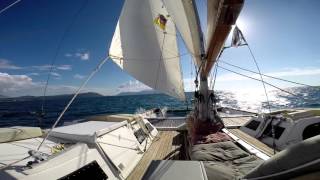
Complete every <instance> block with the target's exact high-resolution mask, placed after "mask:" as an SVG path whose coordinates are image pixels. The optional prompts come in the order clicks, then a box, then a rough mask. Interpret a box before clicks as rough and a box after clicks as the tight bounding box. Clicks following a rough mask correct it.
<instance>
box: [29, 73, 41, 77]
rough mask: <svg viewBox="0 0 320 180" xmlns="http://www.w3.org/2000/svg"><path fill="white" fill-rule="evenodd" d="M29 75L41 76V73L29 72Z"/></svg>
mask: <svg viewBox="0 0 320 180" xmlns="http://www.w3.org/2000/svg"><path fill="white" fill-rule="evenodd" d="M28 75H29V76H39V73H29V74H28Z"/></svg>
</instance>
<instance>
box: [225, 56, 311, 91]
mask: <svg viewBox="0 0 320 180" xmlns="http://www.w3.org/2000/svg"><path fill="white" fill-rule="evenodd" d="M220 62H222V63H224V64H227V65H229V66H232V67H235V68H238V69H241V70H244V71H247V72H251V73H254V74H259V73H258V72H255V71H252V70H250V69H246V68H243V67H240V66H237V65H234V64H231V63H228V62H226V61H223V60H220ZM261 75H262V76H265V77H268V78H272V79H276V80H280V81H285V82H289V83H293V84H297V85H303V86H308V87H314V86H311V85H309V84H304V83H300V82H295V81H290V80H287V79H282V78H278V77H274V76H270V75H266V74H261Z"/></svg>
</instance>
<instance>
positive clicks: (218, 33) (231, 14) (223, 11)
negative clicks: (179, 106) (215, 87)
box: [196, 0, 244, 123]
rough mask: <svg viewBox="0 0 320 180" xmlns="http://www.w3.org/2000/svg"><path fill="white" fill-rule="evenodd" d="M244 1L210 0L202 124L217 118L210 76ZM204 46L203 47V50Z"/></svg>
mask: <svg viewBox="0 0 320 180" xmlns="http://www.w3.org/2000/svg"><path fill="white" fill-rule="evenodd" d="M243 3H244V0H216V1H214V0H208V19H207V21H208V22H207V23H208V29H207V33H208V34H207V37H208V39H207V49H206V51H204V49H203V51H201V52H205V55H204V56H202V61H203V62H202V63H203V64H202V65H201V66H200V88H199V93H198V103H197V104H198V107H196V109H197V110H198V111H197V112H196V115H197V117H198V118H197V119H198V120H199V121H200V122H214V123H216V122H217V121H218V119H216V118H215V117H216V116H215V111H214V109H213V103H215V102H213V96H214V94H213V92H211V91H209V88H208V75H209V73H210V70H211V69H212V67H213V65H214V63H215V62H216V60H217V58H218V57H219V54H220V52H221V50H222V49H223V46H224V42H225V41H226V39H227V37H228V35H229V33H230V31H231V29H232V25H234V24H235V22H236V20H237V18H238V16H239V14H240V11H241V9H242V6H243ZM203 47H204V46H202V48H203Z"/></svg>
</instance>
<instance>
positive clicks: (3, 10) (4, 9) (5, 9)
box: [0, 0, 22, 14]
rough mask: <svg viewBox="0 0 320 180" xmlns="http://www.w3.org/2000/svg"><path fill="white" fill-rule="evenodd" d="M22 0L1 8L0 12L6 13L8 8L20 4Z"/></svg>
mask: <svg viewBox="0 0 320 180" xmlns="http://www.w3.org/2000/svg"><path fill="white" fill-rule="evenodd" d="M20 1H22V0H17V1H15V2H13V3H11V4H10V5H9V6H7V7H5V8H3V9H1V10H0V14H2V13H4V12H5V11H7V10H8V9H10V8H11V7H13V6H14V5H16V4H18V3H19V2H20Z"/></svg>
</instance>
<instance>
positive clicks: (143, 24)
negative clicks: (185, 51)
mask: <svg viewBox="0 0 320 180" xmlns="http://www.w3.org/2000/svg"><path fill="white" fill-rule="evenodd" d="M109 56H110V57H111V58H112V60H113V61H114V62H115V63H116V64H117V65H118V66H120V67H121V68H122V69H123V70H125V71H127V72H128V73H129V74H131V75H132V76H133V77H134V78H136V79H137V80H139V81H141V82H143V83H144V84H146V85H147V86H149V87H151V88H153V89H155V90H158V91H161V92H163V93H166V94H168V95H170V96H174V97H176V98H179V99H182V100H184V99H185V94H184V88H183V81H182V73H181V69H180V58H179V51H178V46H177V37H176V29H175V25H174V24H173V22H172V20H171V17H170V16H169V14H168V12H167V10H166V9H165V7H164V5H163V4H162V1H161V0H126V1H125V3H124V6H123V8H122V11H121V15H120V18H119V21H118V24H117V27H116V30H115V33H114V36H113V38H112V42H111V46H110V50H109Z"/></svg>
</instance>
